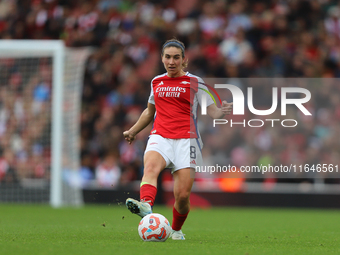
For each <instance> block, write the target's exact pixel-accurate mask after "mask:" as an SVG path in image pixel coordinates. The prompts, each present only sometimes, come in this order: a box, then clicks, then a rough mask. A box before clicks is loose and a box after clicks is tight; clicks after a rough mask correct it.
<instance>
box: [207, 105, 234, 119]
mask: <svg viewBox="0 0 340 255" xmlns="http://www.w3.org/2000/svg"><path fill="white" fill-rule="evenodd" d="M232 109H233V103H228V102H227V101H223V102H222V106H221V108H219V107H217V106H216V105H215V104H211V105H209V106H208V107H207V113H208V115H209V116H210V117H211V118H213V119H222V118H223V117H224V116H225V115H226V114H230V113H231V111H232Z"/></svg>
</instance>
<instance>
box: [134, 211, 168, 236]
mask: <svg viewBox="0 0 340 255" xmlns="http://www.w3.org/2000/svg"><path fill="white" fill-rule="evenodd" d="M170 232H171V226H170V223H169V221H168V220H167V219H166V218H165V217H164V216H163V215H161V214H159V213H151V214H148V215H146V216H145V217H144V218H143V219H142V220H141V221H140V222H139V226H138V234H139V236H140V238H142V240H143V241H149V242H150V241H151V242H164V241H166V239H168V237H169V235H170Z"/></svg>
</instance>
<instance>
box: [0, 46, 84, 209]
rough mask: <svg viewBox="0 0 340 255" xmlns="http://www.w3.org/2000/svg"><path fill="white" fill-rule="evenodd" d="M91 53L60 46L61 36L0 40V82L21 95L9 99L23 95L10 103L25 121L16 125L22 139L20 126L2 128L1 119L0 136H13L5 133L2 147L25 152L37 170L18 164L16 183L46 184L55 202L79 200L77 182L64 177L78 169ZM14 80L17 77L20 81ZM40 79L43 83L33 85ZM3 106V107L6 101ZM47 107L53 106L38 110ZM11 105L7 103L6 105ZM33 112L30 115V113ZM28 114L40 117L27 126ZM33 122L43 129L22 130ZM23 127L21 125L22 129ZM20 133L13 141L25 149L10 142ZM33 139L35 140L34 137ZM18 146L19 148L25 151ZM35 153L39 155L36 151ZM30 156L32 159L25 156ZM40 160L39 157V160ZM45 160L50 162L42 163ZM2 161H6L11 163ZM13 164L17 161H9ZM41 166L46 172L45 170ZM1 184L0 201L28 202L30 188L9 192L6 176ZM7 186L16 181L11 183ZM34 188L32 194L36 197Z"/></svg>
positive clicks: (10, 151) (75, 202) (76, 202)
mask: <svg viewBox="0 0 340 255" xmlns="http://www.w3.org/2000/svg"><path fill="white" fill-rule="evenodd" d="M89 54H90V49H88V48H81V49H68V48H66V47H65V46H64V43H63V41H60V40H1V41H0V68H1V67H5V68H2V70H1V69H0V77H1V78H2V79H1V81H0V82H5V84H1V86H2V92H3V94H5V95H8V94H9V95H11V96H12V95H13V91H15V92H14V94H15V93H17V94H18V95H19V96H18V95H16V96H15V95H13V98H14V97H15V98H18V97H19V98H20V97H21V99H20V102H19V101H18V102H16V101H15V102H14V103H13V108H14V106H15V107H17V108H18V107H19V108H20V109H23V110H22V111H23V112H24V113H23V115H24V117H22V119H23V120H22V122H23V123H24V124H20V125H19V124H18V126H19V127H20V134H25V138H20V135H17V134H16V132H17V131H16V130H17V129H18V128H16V127H14V128H13V130H14V131H13V130H10V131H8V130H6V123H5V124H4V126H5V128H4V129H5V130H4V131H3V133H2V134H1V132H0V139H1V135H2V136H6V135H7V136H11V138H8V137H5V138H6V139H7V140H8V141H9V142H8V143H4V144H5V145H4V144H2V147H4V148H3V149H4V150H5V151H6V153H7V154H9V155H11V154H13V155H14V157H16V155H20V153H22V154H26V158H25V156H23V158H24V159H23V160H24V162H27V163H26V164H27V167H28V166H30V167H32V169H34V171H35V172H37V173H31V172H29V170H25V167H23V166H21V165H20V164H19V163H18V166H17V169H14V170H12V171H13V172H14V174H15V175H16V176H18V175H19V177H18V178H17V177H16V178H17V179H18V183H19V184H18V185H20V187H22V186H24V187H26V188H27V187H31V188H33V189H34V188H35V189H36V190H37V189H39V188H38V187H43V186H44V183H45V187H48V189H49V198H47V199H48V201H49V203H50V204H51V206H53V207H60V206H64V205H81V204H82V196H81V190H80V187H76V186H72V185H69V184H67V183H66V182H65V180H64V178H63V171H64V170H65V169H68V170H72V171H78V170H79V167H80V162H79V161H80V152H79V130H80V123H79V119H80V118H79V116H80V104H81V91H82V85H83V77H84V69H85V62H86V59H87V57H88V55H89ZM2 61H3V62H2ZM13 63H14V64H13ZM26 63H28V64H26ZM2 65H3V66H2ZM13 70H14V71H13ZM17 70H19V71H17ZM1 72H3V73H1ZM39 72H40V73H39ZM49 76H51V78H49ZM13 77H14V78H13ZM18 77H19V78H18ZM15 79H17V80H18V79H19V82H18V81H17V80H15ZM49 79H50V83H51V84H50V90H51V91H50V92H49V95H50V98H49V99H48V97H49V95H48V89H49V88H48V85H46V84H49V82H48V81H49ZM13 80H14V82H13ZM39 83H45V84H42V85H41V84H40V85H37V84H39ZM13 84H14V85H13ZM18 84H19V85H18ZM34 84H35V85H34ZM16 86H17V87H16ZM13 87H14V88H13ZM31 94H34V96H33V97H34V98H32V99H31V98H29V99H28V98H25V97H30V95H31ZM4 98H5V96H4ZM0 100H1V98H0ZM5 100H6V99H3V101H5ZM14 100H19V99H14ZM48 100H50V102H48ZM9 104H10V103H9ZM2 105H5V106H6V103H3V104H2ZM18 105H19V106H18ZM20 105H21V107H20ZM3 107H4V106H3ZM25 107H26V108H25ZM48 107H50V108H51V109H50V110H48V109H41V108H48ZM9 108H11V107H10V106H9ZM0 110H1V106H0ZM2 110H3V112H4V116H7V122H10V121H9V119H10V118H12V117H11V115H10V116H9V117H8V115H9V114H8V113H7V115H6V111H7V112H8V111H11V109H2ZM32 112H34V113H32ZM39 114H44V117H41V116H39ZM31 115H32V116H33V117H31ZM27 116H30V117H27ZM13 118H14V117H13ZM4 119H6V118H4ZM19 119H20V118H19ZM27 119H29V120H27ZM30 119H39V120H38V121H36V122H33V124H32V125H31V124H30ZM44 119H45V120H44ZM20 121H21V120H19V121H18V120H15V121H14V123H17V122H20ZM34 123H39V124H37V125H40V126H39V128H38V130H39V131H40V132H41V134H39V131H31V132H30V131H27V132H26V131H22V129H25V128H27V129H32V130H34V128H35V127H34V125H35V124H34ZM46 123H47V124H46ZM49 123H50V125H49ZM14 125H15V124H14ZM22 126H24V128H23V127H22ZM7 129H8V128H7ZM49 129H50V135H45V136H44V137H43V138H41V136H42V133H43V132H45V133H46V130H49ZM25 132H26V133H28V135H26V133H25ZM47 132H48V131H47ZM31 133H33V134H34V135H35V136H34V137H33V138H26V137H27V136H30V134H31ZM36 133H38V134H36ZM18 136H19V138H17V140H19V142H17V143H19V144H20V142H21V144H24V145H26V144H29V146H27V147H28V149H27V148H24V149H23V148H22V147H25V146H21V147H20V146H17V147H15V146H13V143H14V142H13V141H12V140H13V139H14V138H13V137H18ZM22 136H24V135H22ZM24 139H26V140H24ZM14 140H15V139H14ZM37 140H38V141H39V142H36V141H37ZM48 140H49V141H48ZM11 144H12V147H10V148H9V147H8V146H10V145H11ZM14 144H15V143H14ZM6 145H8V146H6ZM31 147H32V148H34V149H32V150H33V152H30V151H29V150H30V148H31ZM13 148H14V149H13ZM39 148H40V149H39ZM25 149H26V152H25ZM13 150H14V152H13ZM20 150H23V152H22V151H20ZM44 150H50V156H40V155H48V152H45V151H44ZM28 151H29V152H28ZM36 151H38V152H36ZM36 154H37V155H38V156H36ZM13 155H12V157H13ZM31 155H32V158H33V159H30V158H29V157H31ZM19 157H20V156H19ZM34 157H36V158H38V159H35V158H34ZM39 157H40V158H39ZM47 157H48V158H49V159H48V160H47V159H46V158H47ZM39 159H40V160H41V161H42V162H39ZM25 160H26V161H25ZM47 161H48V163H46V162H47ZM5 162H6V161H5ZM31 162H33V163H31ZM6 163H7V164H9V162H6ZM15 163H16V162H14V163H13V164H15ZM39 164H40V165H39ZM38 165H39V166H40V169H42V170H41V172H43V173H40V174H39V170H37V169H39V167H38ZM14 168H15V167H14ZM45 168H46V169H48V170H49V171H45V170H44V169H45ZM32 171H33V170H32ZM1 186H2V188H3V189H4V190H2V195H3V196H0V201H2V200H1V198H2V199H3V200H5V202H25V203H30V202H32V201H31V198H30V196H27V193H29V192H28V189H26V190H24V191H21V192H23V193H24V194H23V195H20V194H19V193H20V192H19V191H15V189H16V188H12V189H13V190H14V191H12V193H11V194H12V195H6V192H7V191H6V187H9V186H11V185H10V184H8V183H6V181H2V182H1V183H0V187H1ZM4 187H5V188H4ZM11 187H16V186H15V185H12V186H11ZM18 189H19V188H18ZM41 192H45V193H46V190H45V191H44V189H43V188H41ZM36 193H37V192H36ZM36 193H35V195H34V196H37V195H36ZM8 194H10V193H8ZM38 196H40V195H38ZM22 197H23V198H22ZM45 197H46V196H45ZM47 197H48V196H47ZM12 200H14V201H12ZM33 200H34V202H44V199H41V200H40V199H39V198H36V199H33ZM45 200H46V198H45ZM48 201H47V202H48ZM45 202H46V201H45Z"/></svg>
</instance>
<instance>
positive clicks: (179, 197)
mask: <svg viewBox="0 0 340 255" xmlns="http://www.w3.org/2000/svg"><path fill="white" fill-rule="evenodd" d="M189 197H190V192H187V191H182V192H179V193H177V194H176V195H175V199H176V201H177V203H179V204H187V203H188V202H189Z"/></svg>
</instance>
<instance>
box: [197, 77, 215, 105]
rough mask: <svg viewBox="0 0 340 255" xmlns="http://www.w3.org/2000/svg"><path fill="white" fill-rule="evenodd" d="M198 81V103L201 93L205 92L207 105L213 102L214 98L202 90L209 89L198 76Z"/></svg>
mask: <svg viewBox="0 0 340 255" xmlns="http://www.w3.org/2000/svg"><path fill="white" fill-rule="evenodd" d="M198 82H199V83H198V91H197V99H198V103H199V104H200V105H202V95H204V94H205V96H206V98H207V106H209V105H211V104H214V100H213V99H212V98H211V96H210V95H209V94H208V93H207V92H205V91H204V90H206V91H209V89H208V88H207V86H205V85H204V81H203V80H202V79H201V78H198ZM203 89H204V90H203Z"/></svg>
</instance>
